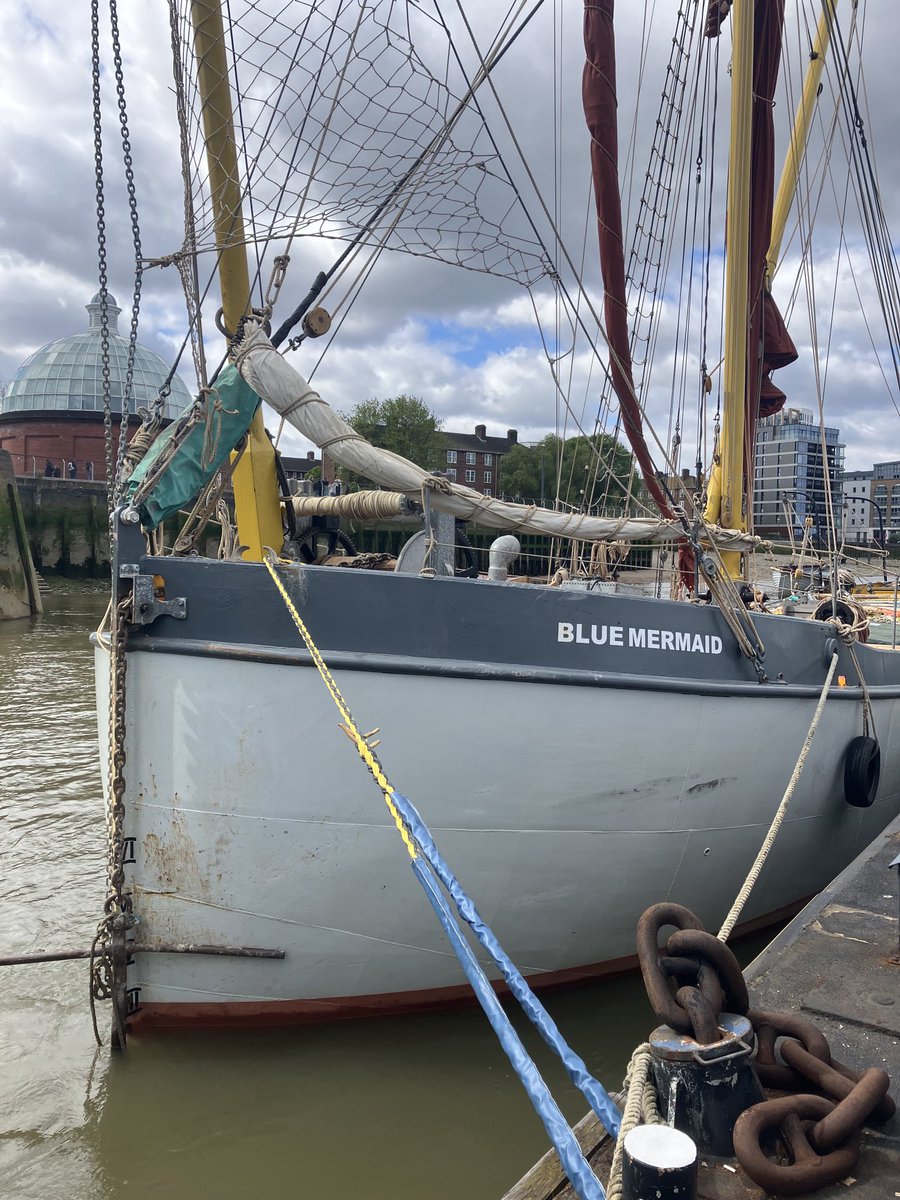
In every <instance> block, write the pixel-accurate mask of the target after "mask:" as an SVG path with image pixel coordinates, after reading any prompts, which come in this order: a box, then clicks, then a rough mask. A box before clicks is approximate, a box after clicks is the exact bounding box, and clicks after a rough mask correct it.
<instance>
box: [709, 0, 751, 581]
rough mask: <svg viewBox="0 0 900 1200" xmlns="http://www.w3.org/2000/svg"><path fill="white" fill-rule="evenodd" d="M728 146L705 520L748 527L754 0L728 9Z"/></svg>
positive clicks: (733, 563) (729, 560) (731, 555)
mask: <svg viewBox="0 0 900 1200" xmlns="http://www.w3.org/2000/svg"><path fill="white" fill-rule="evenodd" d="M731 21H732V36H733V45H734V50H733V54H732V62H731V150H730V158H729V172H728V201H727V203H728V228H727V239H728V240H727V246H726V254H725V364H724V369H723V370H724V383H723V393H724V399H723V404H722V430H721V436H720V442H719V453H718V458H717V461H716V464H715V466H714V468H713V474H712V478H711V479H710V486H709V502H708V504H707V508H706V519H707V521H710V522H712V523H713V524H722V525H726V526H728V527H729V528H734V529H746V528H747V513H746V500H745V497H744V486H743V481H744V408H745V405H746V401H747V397H746V392H747V289H748V276H749V253H750V234H749V225H750V154H751V118H752V109H753V3H752V0H735V4H734V8H733V9H732V13H731ZM722 560H723V563H724V565H725V567H726V569H727V571H728V573H729V575H730V576H731V577H732V579H739V578H741V575H742V559H741V555H740V554H739V553H738V552H737V551H734V550H730V551H727V550H726V551H723V552H722Z"/></svg>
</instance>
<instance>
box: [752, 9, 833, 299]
mask: <svg viewBox="0 0 900 1200" xmlns="http://www.w3.org/2000/svg"><path fill="white" fill-rule="evenodd" d="M837 3H838V0H822V15H821V16H820V17H819V24H818V27H817V29H816V36H815V40H814V41H813V45H812V52H811V54H810V61H809V66H808V67H807V70H806V79H805V80H804V83H803V95H802V97H801V99H800V104H799V105H798V107H797V115H796V116H795V117H794V128H793V130H792V131H791V142H790V145H789V146H788V152H787V157H786V158H785V162H784V169H783V170H782V172H781V182H780V183H779V184H778V193H777V195H776V196H775V207H774V209H773V211H772V239H771V241H770V243H769V249H768V251H767V252H766V279H767V282H768V285H769V287H770V288H771V284H772V278H773V277H774V275H775V268H776V267H777V266H778V256H779V255H780V254H781V242H782V239H783V238H784V231H785V228H786V226H787V219H788V216H789V214H790V211H791V205H792V204H793V203H794V196H795V194H796V191H797V181H798V179H799V178H800V164H801V163H802V161H803V156H804V154H805V153H806V141H807V138H808V137H809V129H810V126H811V125H812V119H813V113H814V112H815V107H816V100H817V99H818V97H819V84H820V82H821V79H822V71H823V70H824V69H825V55H826V54H827V53H828V46H829V44H830V42H831V31H832V28H833V27H834V20H835V13H836V10H837Z"/></svg>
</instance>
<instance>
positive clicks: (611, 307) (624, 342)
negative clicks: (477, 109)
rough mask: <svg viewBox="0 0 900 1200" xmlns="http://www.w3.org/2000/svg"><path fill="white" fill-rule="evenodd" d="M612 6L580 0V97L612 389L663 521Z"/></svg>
mask: <svg viewBox="0 0 900 1200" xmlns="http://www.w3.org/2000/svg"><path fill="white" fill-rule="evenodd" d="M614 8H615V2H614V0H584V50H585V57H586V61H585V64H584V74H583V76H582V84H581V93H582V102H583V104H584V116H585V120H586V121H587V126H588V129H589V131H590V135H591V170H592V174H593V180H594V198H595V200H596V204H597V231H598V236H599V241H600V269H601V272H602V275H603V292H604V295H603V306H604V316H605V323H606V336H607V339H608V344H609V369H610V376H611V379H612V385H613V388H614V390H615V393H616V396H617V397H618V401H619V406H620V409H621V412H622V424H623V427H624V429H625V433H626V436H627V438H628V443H629V445H630V446H631V448H632V450H633V451H634V455H635V458H636V459H637V461H638V464H639V466H640V468H641V473H642V475H643V477H644V483H645V484H646V487H647V490H648V492H649V493H650V495H651V496H652V497H653V499H654V501H655V502H656V504H657V506H658V508H659V510H660V512H661V513H663V515H664V516H671V515H672V513H671V509H670V507H669V503H668V500H667V499H666V495H665V493H664V491H663V489H662V487H661V485H660V482H659V479H658V478H657V475H656V470H655V468H654V466H653V460H652V458H651V456H650V451H649V449H648V447H647V441H646V438H645V437H644V427H643V420H642V417H641V407H640V404H639V403H638V400H637V394H636V392H635V387H634V378H633V376H632V369H631V347H630V344H629V339H628V306H627V301H626V295H625V251H624V243H623V240H622V198H621V195H620V193H619V162H618V159H619V142H618V130H617V124H616V47H615V33H614V30H613V14H614Z"/></svg>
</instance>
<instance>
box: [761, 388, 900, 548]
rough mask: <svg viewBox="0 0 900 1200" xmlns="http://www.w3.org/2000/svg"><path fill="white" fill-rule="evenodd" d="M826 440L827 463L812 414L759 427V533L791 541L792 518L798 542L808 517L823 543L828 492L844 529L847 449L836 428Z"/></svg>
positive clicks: (799, 412)
mask: <svg viewBox="0 0 900 1200" xmlns="http://www.w3.org/2000/svg"><path fill="white" fill-rule="evenodd" d="M824 438H825V460H824V462H823V453H822V430H821V428H820V426H819V423H818V421H817V420H815V419H814V417H813V414H812V413H811V412H805V411H804V410H803V409H799V408H784V409H782V410H781V412H778V413H775V414H774V415H773V416H771V417H765V418H764V419H763V420H761V421H760V422H759V425H758V426H757V432H756V451H755V471H754V482H753V527H754V530H755V531H756V532H757V533H759V534H762V535H763V536H774V537H785V538H786V537H787V533H788V515H787V514H788V513H790V523H791V525H792V527H793V530H794V535H795V536H797V537H801V536H802V534H803V525H804V521H805V519H806V517H807V516H809V517H812V521H813V537H814V538H818V537H824V535H825V530H826V528H827V523H828V515H827V514H828V504H827V499H826V497H827V493H828V491H830V493H831V500H832V505H833V508H834V515H835V520H836V521H837V522H838V523H840V521H841V517H842V512H841V505H842V491H841V487H842V481H843V476H844V445H843V443H842V442H841V441H840V440H839V439H840V431H839V430H838V429H836V428H834V427H833V426H826V427H825V431H824ZM897 466H898V467H900V463H898V464H897ZM898 483H900V480H898ZM898 499H900V495H898Z"/></svg>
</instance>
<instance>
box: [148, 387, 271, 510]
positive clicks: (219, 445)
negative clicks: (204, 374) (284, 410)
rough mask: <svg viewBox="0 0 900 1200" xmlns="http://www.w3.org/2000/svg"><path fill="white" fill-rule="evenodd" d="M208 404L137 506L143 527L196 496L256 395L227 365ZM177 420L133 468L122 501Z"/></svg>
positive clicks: (246, 419) (244, 424)
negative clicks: (203, 415) (202, 418)
mask: <svg viewBox="0 0 900 1200" xmlns="http://www.w3.org/2000/svg"><path fill="white" fill-rule="evenodd" d="M207 403H208V404H209V406H210V413H209V417H208V419H207V421H202V422H200V423H199V424H197V425H195V426H194V427H193V429H191V431H190V432H189V433H188V435H187V437H186V438H185V439H184V441H183V442H182V443H181V445H180V446H179V447H178V449H177V450H176V451H175V455H174V457H173V459H172V461H171V462H170V463H169V466H168V467H167V468H166V470H165V471H164V472H163V474H162V475H161V476H160V478H159V479H158V480H157V482H156V485H155V487H154V488H153V491H152V492H151V493H150V495H149V496H147V497H146V498H145V499H144V500H143V502H142V503H141V504H139V505H138V511H139V512H140V514H141V524H142V525H143V527H144V528H145V529H148V530H149V529H156V527H157V525H159V524H160V522H161V521H164V520H165V519H166V517H168V516H171V514H172V513H175V512H178V510H179V509H180V508H184V507H185V505H187V504H190V503H191V502H192V501H193V500H194V499H195V497H197V496H199V494H200V492H201V491H202V490H203V489H204V488H205V487H206V485H207V484H208V483H209V481H210V480H211V479H212V477H213V476H214V475H215V473H216V471H218V470H219V468H220V467H221V466H222V464H223V463H224V462H225V460H226V459H227V458H228V455H229V454H230V453H231V451H232V450H233V449H234V447H235V445H236V444H237V443H238V442H239V441H240V440H241V438H242V437H243V436H244V434H245V433H246V432H247V430H248V429H249V428H250V422H251V421H252V420H253V415H254V413H255V412H256V410H257V408H258V407H259V405H260V398H259V396H258V395H257V394H256V392H254V390H253V388H251V387H250V386H249V384H247V383H245V382H244V380H243V379H242V378H241V376H240V375H239V374H238V372H237V370H236V368H235V367H233V366H230V365H229V366H227V367H225V368H224V370H223V371H222V373H221V375H220V376H219V378H218V379H217V380H216V383H215V386H214V388H213V390H212V391H211V392H210V395H209V398H208V401H207ZM185 415H186V414H182V417H184V416H185ZM180 422H181V418H179V420H178V421H174V422H173V423H172V424H171V425H170V426H169V427H168V429H166V430H164V431H163V432H162V433H161V434H160V435H159V437H158V438H157V439H156V441H155V442H154V443H153V445H152V446H151V447H150V449H149V450H148V451H147V453H146V454H145V455H144V457H143V458H142V459H141V461H140V462H139V463H138V465H137V466H136V467H135V469H134V472H133V474H132V475H131V476H130V478H129V480H128V483H127V484H126V485H125V499H126V501H130V500H131V497H132V496H133V495H134V494H135V492H136V491H137V489H138V485H139V484H140V482H141V480H142V479H143V478H144V476H145V475H146V474H147V472H148V471H149V470H150V468H151V467H152V466H153V464H154V462H155V461H156V459H157V458H159V456H160V454H161V453H162V452H163V450H164V449H165V448H166V446H167V445H168V444H169V442H170V441H171V440H172V437H173V436H174V434H175V431H176V430H177V429H178V427H179V424H180ZM204 444H206V445H205V449H204Z"/></svg>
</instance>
